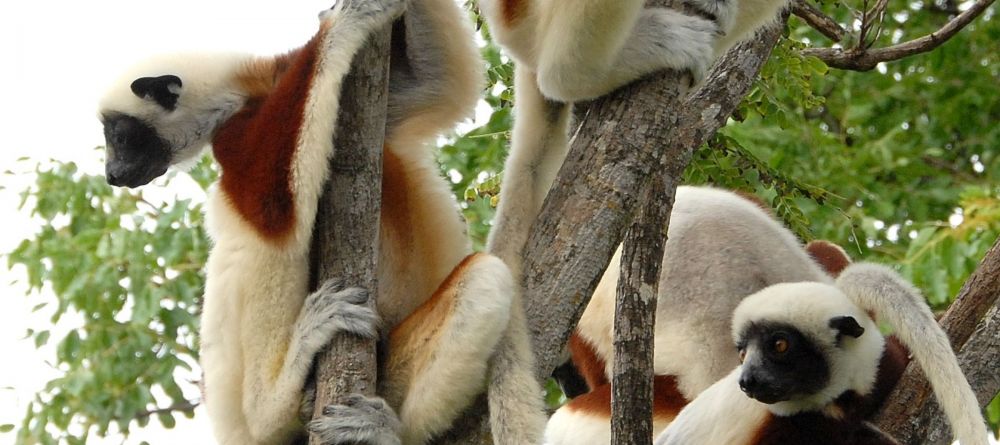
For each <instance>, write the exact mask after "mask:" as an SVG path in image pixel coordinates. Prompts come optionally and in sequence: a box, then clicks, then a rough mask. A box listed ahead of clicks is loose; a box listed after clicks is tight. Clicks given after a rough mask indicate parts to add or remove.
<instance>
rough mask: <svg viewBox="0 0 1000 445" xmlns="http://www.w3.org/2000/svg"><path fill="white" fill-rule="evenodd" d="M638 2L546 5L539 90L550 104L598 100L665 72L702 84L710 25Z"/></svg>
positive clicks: (712, 34) (608, 0)
mask: <svg viewBox="0 0 1000 445" xmlns="http://www.w3.org/2000/svg"><path fill="white" fill-rule="evenodd" d="M643 3H644V2H643V0H581V1H578V2H576V3H575V4H574V5H573V7H572V8H567V7H563V6H561V5H558V4H553V5H550V7H549V8H548V10H547V11H545V14H547V16H544V17H542V19H541V22H540V23H541V30H540V31H541V34H540V36H541V38H540V39H539V40H538V42H537V43H538V45H539V50H538V59H537V60H538V62H537V64H538V66H537V67H536V70H537V71H538V85H539V88H541V91H542V93H543V94H545V96H546V97H549V98H551V99H555V100H560V101H564V102H575V101H579V100H584V99H591V98H595V97H599V96H602V95H604V94H606V93H608V92H610V91H612V90H614V89H615V88H618V87H620V86H622V85H624V84H626V83H629V82H631V81H633V80H635V79H638V78H639V77H642V76H644V75H647V74H650V73H652V72H654V71H658V70H661V69H664V68H674V69H683V70H690V72H691V74H692V75H693V77H694V78H695V81H699V80H701V78H702V77H704V75H705V72H706V71H707V69H708V67H709V64H710V63H711V61H712V59H713V48H712V45H713V43H714V41H715V38H716V36H717V33H718V31H717V26H716V25H715V23H714V22H712V21H710V20H707V19H703V18H701V17H698V16H689V15H685V14H683V13H681V12H678V11H675V10H672V9H665V8H643Z"/></svg>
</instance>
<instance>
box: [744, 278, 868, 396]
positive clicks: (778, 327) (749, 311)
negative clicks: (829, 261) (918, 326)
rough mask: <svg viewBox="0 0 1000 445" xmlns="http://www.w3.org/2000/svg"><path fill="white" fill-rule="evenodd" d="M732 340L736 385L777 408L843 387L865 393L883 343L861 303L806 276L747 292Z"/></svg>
mask: <svg viewBox="0 0 1000 445" xmlns="http://www.w3.org/2000/svg"><path fill="white" fill-rule="evenodd" d="M733 341H734V342H736V345H737V347H738V348H739V350H740V354H741V357H742V361H743V365H742V375H741V378H740V386H741V387H742V388H743V390H744V392H746V393H747V394H748V395H749V396H750V397H753V398H755V399H758V400H760V401H762V402H764V403H768V404H770V409H771V411H772V412H774V413H775V414H779V415H790V414H794V413H796V412H800V411H810V410H818V409H821V408H822V407H824V406H826V405H827V404H829V403H830V402H832V401H833V400H834V399H836V398H837V397H838V396H840V395H841V394H843V393H844V392H846V391H855V392H857V393H858V394H867V393H869V392H870V391H871V389H872V386H873V385H874V384H875V377H876V374H877V371H878V363H879V359H880V358H881V356H882V350H883V348H884V346H885V339H884V338H883V337H882V335H881V334H880V333H879V331H878V326H877V325H876V324H875V322H874V321H873V320H872V319H871V318H870V317H869V316H868V315H867V314H866V313H865V312H864V311H863V310H861V309H860V308H858V307H857V306H856V305H855V304H854V303H852V302H851V301H850V300H849V299H848V298H847V296H845V295H844V294H843V292H841V291H840V290H839V289H837V288H836V287H834V286H832V285H829V284H824V283H814V282H802V283H782V284H778V285H774V286H770V287H768V288H765V289H763V290H761V291H760V292H757V293H755V294H753V295H751V296H749V297H747V298H746V299H745V300H743V302H742V303H740V305H739V306H738V307H737V308H736V311H735V313H734V315H733ZM792 373H794V374H795V378H791V379H789V378H785V377H787V376H788V375H791V374H792ZM786 374H787V375H786Z"/></svg>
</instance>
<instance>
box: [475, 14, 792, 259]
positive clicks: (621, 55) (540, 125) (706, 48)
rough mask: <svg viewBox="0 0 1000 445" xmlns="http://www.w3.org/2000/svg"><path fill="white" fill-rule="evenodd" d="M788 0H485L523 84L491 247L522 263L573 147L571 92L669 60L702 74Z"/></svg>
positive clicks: (589, 93)
mask: <svg viewBox="0 0 1000 445" xmlns="http://www.w3.org/2000/svg"><path fill="white" fill-rule="evenodd" d="M787 2H788V0H726V1H718V0H691V1H690V2H688V3H689V4H691V6H693V7H694V8H695V9H697V10H698V11H700V12H701V14H700V15H687V14H684V13H681V12H679V11H676V10H673V9H667V8H646V7H644V6H643V5H644V3H645V1H644V0H577V1H574V2H573V4H572V6H571V7H570V6H568V5H567V4H565V2H562V1H559V0H481V1H480V10H481V11H482V14H483V15H484V17H485V18H486V20H487V22H488V23H489V25H490V32H491V33H492V35H493V36H494V38H495V39H496V41H497V42H498V43H499V44H500V45H502V46H503V48H504V49H505V50H506V51H507V53H508V54H509V55H510V56H511V57H512V58H513V59H514V62H515V73H514V81H515V92H516V97H515V101H514V114H515V120H514V130H513V135H512V139H511V149H510V154H509V155H508V158H507V161H506V165H505V167H504V177H503V183H502V184H503V187H502V189H501V194H500V203H499V207H498V209H497V214H496V218H495V220H494V221H495V222H494V228H493V230H492V231H491V233H490V239H489V243H488V245H489V251H490V252H492V253H494V254H495V255H497V256H499V257H500V258H501V259H503V260H504V261H505V262H507V264H508V265H509V266H510V267H511V269H512V270H513V272H514V274H515V276H516V275H518V274H519V273H520V271H521V270H520V269H521V258H520V256H521V251H522V250H523V248H524V243H525V242H526V240H527V237H528V231H529V229H530V227H531V224H532V222H534V220H535V218H536V217H537V215H538V212H539V210H540V208H541V205H542V201H543V200H544V199H545V195H546V194H547V193H548V190H549V188H550V187H551V185H552V181H553V179H554V178H555V175H556V173H557V172H558V170H559V167H560V166H561V165H562V162H563V160H564V159H565V157H566V150H567V131H568V127H569V114H570V113H569V111H570V104H571V103H572V102H576V101H580V100H585V99H592V98H596V97H599V96H602V95H604V94H607V93H609V92H611V91H612V90H614V89H616V88H618V87H620V86H622V85H625V84H627V83H629V82H631V81H633V80H636V79H638V78H640V77H642V76H645V75H647V74H650V73H653V72H655V71H659V70H662V69H666V68H673V69H680V70H689V71H690V72H691V73H692V75H693V77H694V78H695V79H696V80H700V79H701V78H702V77H703V76H704V74H705V72H706V71H707V69H708V67H709V65H710V64H711V63H712V61H713V60H714V59H715V58H716V57H717V56H718V55H721V54H723V53H724V52H725V51H726V50H728V49H729V48H730V47H732V46H733V45H735V44H737V43H739V42H740V41H742V40H744V39H746V38H748V37H750V36H752V35H753V33H754V32H756V31H757V29H759V28H760V27H762V26H764V25H765V24H767V23H769V22H771V21H773V20H774V19H775V18H776V17H777V16H778V12H779V11H780V10H781V9H782V8H783V7H784V6H785V5H786V4H787ZM706 17H707V18H706ZM709 18H714V20H711V19H709ZM505 197H511V199H504V198H505Z"/></svg>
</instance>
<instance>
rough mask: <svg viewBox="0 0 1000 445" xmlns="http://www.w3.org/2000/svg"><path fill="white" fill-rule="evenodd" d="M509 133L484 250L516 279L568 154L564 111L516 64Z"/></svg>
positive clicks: (566, 113)
mask: <svg viewBox="0 0 1000 445" xmlns="http://www.w3.org/2000/svg"><path fill="white" fill-rule="evenodd" d="M514 88H515V90H516V91H517V99H516V100H515V102H514V115H515V119H514V132H513V136H512V138H511V147H517V149H516V150H511V151H510V155H509V156H508V158H507V161H506V162H505V164H504V175H503V182H502V192H501V194H500V203H499V205H498V207H497V212H496V219H495V220H494V222H493V229H492V230H490V237H489V241H488V242H487V246H488V247H487V250H488V251H489V252H490V253H492V254H493V255H496V256H498V257H500V258H501V259H502V260H504V261H505V262H506V263H507V265H508V266H510V269H511V271H512V272H513V274H514V276H515V277H520V276H521V272H522V271H521V263H522V258H521V254H522V251H523V250H524V244H525V242H527V240H528V231H529V230H530V229H531V224H532V223H534V222H535V218H536V217H537V216H538V212H539V211H540V210H541V208H542V202H543V201H544V200H545V196H546V195H547V194H548V192H549V188H550V187H551V186H552V181H554V180H555V177H556V173H558V172H559V167H561V166H562V163H563V160H564V159H565V158H566V150H567V148H568V140H567V137H568V135H567V131H568V130H569V129H568V127H569V118H570V112H569V111H570V107H569V105H568V104H565V103H561V102H553V101H550V100H547V99H545V97H543V96H542V94H541V92H539V90H538V85H537V84H536V83H535V73H534V72H532V71H531V70H530V69H528V68H527V67H524V66H523V65H520V64H518V65H517V66H516V67H515V70H514Z"/></svg>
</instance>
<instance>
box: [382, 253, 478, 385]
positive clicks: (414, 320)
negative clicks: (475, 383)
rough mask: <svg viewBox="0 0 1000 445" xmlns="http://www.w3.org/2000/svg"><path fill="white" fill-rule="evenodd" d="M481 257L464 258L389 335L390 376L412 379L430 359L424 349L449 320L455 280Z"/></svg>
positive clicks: (388, 365)
mask: <svg viewBox="0 0 1000 445" xmlns="http://www.w3.org/2000/svg"><path fill="white" fill-rule="evenodd" d="M482 257H484V255H483V254H481V253H474V254H472V255H469V256H467V257H465V259H463V260H462V262H460V263H458V265H457V266H455V268H454V269H452V271H451V274H449V275H448V277H447V278H445V279H444V281H442V282H441V285H440V286H438V289H437V290H436V291H434V294H433V295H431V297H430V298H428V299H427V301H425V302H424V303H423V304H421V305H420V306H419V307H418V308H417V309H416V310H414V311H413V313H411V314H410V315H408V316H407V317H406V318H405V319H404V320H403V321H402V322H400V323H399V324H398V325H396V327H394V328H393V329H392V331H391V332H389V351H390V356H389V363H388V364H387V367H388V369H389V370H390V371H391V372H400V373H404V374H405V375H412V373H413V372H414V371H416V370H418V369H421V368H422V367H423V366H424V364H425V363H426V362H427V361H428V360H429V359H430V355H429V354H431V353H432V352H433V349H434V348H429V347H428V346H427V345H428V344H430V343H434V342H435V341H436V340H437V338H438V335H439V334H440V331H441V328H442V327H444V323H445V320H447V319H448V317H450V316H451V311H452V309H453V308H454V302H455V296H456V294H457V293H458V287H457V284H458V282H459V280H461V279H462V277H463V276H464V275H465V274H466V272H468V269H469V268H470V267H472V265H473V264H475V262H476V261H477V260H478V259H480V258H482Z"/></svg>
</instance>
